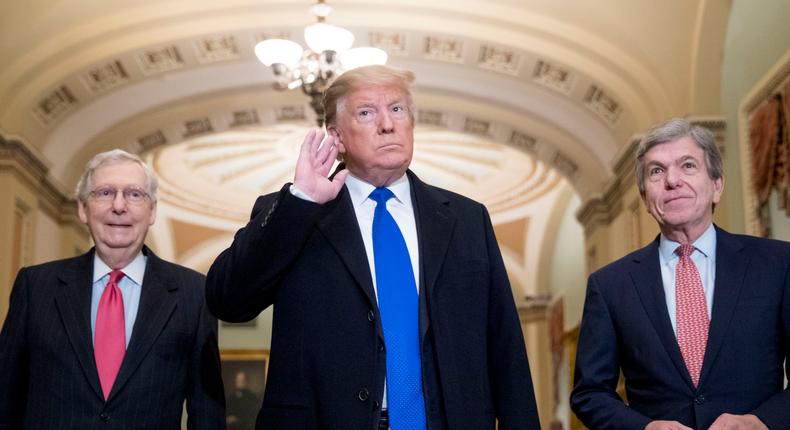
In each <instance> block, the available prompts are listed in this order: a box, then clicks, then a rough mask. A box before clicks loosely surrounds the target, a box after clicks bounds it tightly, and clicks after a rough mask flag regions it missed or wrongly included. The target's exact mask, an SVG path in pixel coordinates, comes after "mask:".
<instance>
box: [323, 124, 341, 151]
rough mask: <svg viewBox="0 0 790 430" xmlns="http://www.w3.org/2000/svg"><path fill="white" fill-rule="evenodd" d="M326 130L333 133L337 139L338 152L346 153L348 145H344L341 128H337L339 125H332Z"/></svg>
mask: <svg viewBox="0 0 790 430" xmlns="http://www.w3.org/2000/svg"><path fill="white" fill-rule="evenodd" d="M326 131H327V132H328V133H329V134H330V135H332V137H333V138H334V139H335V144H336V145H337V153H338V154H345V153H346V147H345V146H344V145H343V136H342V135H341V134H340V130H338V129H337V126H334V125H330V126H329V127H327V128H326Z"/></svg>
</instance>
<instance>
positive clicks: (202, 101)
mask: <svg viewBox="0 0 790 430" xmlns="http://www.w3.org/2000/svg"><path fill="white" fill-rule="evenodd" d="M311 3H312V2H311V1H310V0H304V1H302V0H222V1H219V0H188V1H187V0H127V1H117V0H104V1H95V0H71V1H63V0H28V1H21V0H4V1H3V4H2V13H0V132H1V133H2V134H3V136H4V137H6V138H12V139H16V140H19V141H21V142H23V143H24V144H25V145H26V146H27V147H28V148H29V149H31V150H32V151H33V152H34V153H35V154H36V155H38V156H39V157H40V158H41V159H42V160H43V161H44V162H45V163H48V166H49V169H50V170H49V176H50V179H51V180H52V181H53V182H54V183H56V184H58V185H59V186H61V187H62V188H63V189H64V190H68V189H72V188H73V186H74V184H75V183H76V180H77V177H78V175H79V173H80V172H81V170H82V167H83V166H84V164H85V162H86V161H87V160H88V159H89V158H90V157H91V156H93V155H94V154H95V153H96V152H99V151H102V150H107V149H110V148H113V147H122V148H125V149H128V150H131V151H133V152H138V153H142V154H144V155H146V157H148V159H149V160H150V161H151V162H152V163H167V164H165V166H166V167H167V169H158V170H159V171H160V174H162V175H163V177H164V182H165V183H166V184H169V185H170V186H173V187H176V185H177V187H176V188H167V187H165V189H164V190H163V191H165V192H167V191H168V190H173V189H175V190H186V192H185V193H184V194H178V193H175V194H174V195H177V197H178V199H181V200H179V201H173V202H172V203H173V205H172V210H162V208H160V211H162V212H172V213H173V214H175V213H176V212H178V211H179V210H181V209H183V208H184V207H185V206H189V205H188V204H186V203H184V201H182V200H190V199H192V200H200V198H202V197H205V196H213V198H211V199H208V203H207V204H205V205H203V206H201V207H200V209H199V210H198V211H197V212H195V214H192V215H190V216H191V217H192V221H191V222H192V223H193V224H195V225H199V227H200V228H202V229H204V230H201V231H202V233H201V234H203V235H204V236H205V238H206V240H210V239H211V238H214V237H218V235H219V236H221V235H220V234H219V233H217V234H216V235H215V234H213V233H212V231H214V230H212V229H218V231H221V230H225V231H231V230H232V229H231V228H230V224H228V225H224V226H222V225H219V224H221V223H222V222H221V221H217V220H218V219H221V218H214V221H212V222H209V221H206V220H205V219H204V218H205V217H210V216H213V215H216V211H220V212H222V213H224V214H225V215H227V218H226V219H227V220H229V221H228V222H229V223H231V224H232V223H233V222H239V220H240V219H242V218H243V217H245V216H246V213H245V211H246V210H248V207H249V206H250V205H251V202H252V201H251V200H250V199H249V195H253V196H254V195H255V194H256V193H260V192H264V191H267V190H269V189H270V188H271V187H272V186H273V185H272V184H275V183H277V184H279V183H281V181H284V180H287V179H288V178H289V175H290V170H289V169H288V168H286V166H287V164H288V163H287V162H288V161H289V160H291V159H290V158H289V157H290V155H289V154H290V153H289V152H288V151H289V148H292V147H293V145H298V143H299V140H300V139H299V136H300V135H301V133H303V132H304V131H305V130H307V127H309V126H310V125H311V124H312V123H313V122H314V114H313V112H312V111H311V110H310V107H309V104H308V100H307V98H306V97H305V96H304V95H302V94H301V92H299V91H291V92H278V91H276V90H274V89H273V88H272V85H271V84H272V83H273V82H274V79H273V75H272V73H271V71H270V70H269V69H268V68H266V67H264V66H263V65H262V64H260V63H259V62H258V61H257V59H256V58H255V56H254V54H253V46H254V45H255V43H256V42H257V41H259V40H262V39H263V38H266V37H272V36H286V37H290V38H292V39H293V40H296V41H298V42H303V37H302V34H301V32H302V29H303V27H304V26H305V25H307V24H310V23H311V22H312V17H311V16H310V15H309V14H308V12H307V9H308V7H309V6H310V4H311ZM330 3H331V5H332V6H333V7H334V9H335V11H334V13H333V14H332V15H331V16H330V17H329V22H331V23H334V24H338V25H342V26H345V27H347V28H348V29H350V30H352V31H353V33H354V34H355V36H356V40H357V42H356V43H355V45H356V46H359V45H374V46H379V47H382V48H383V49H385V50H387V51H388V52H389V54H390V61H389V64H391V65H393V66H396V67H401V68H408V69H410V70H412V71H414V72H415V73H416V76H417V81H416V88H415V101H416V104H417V107H418V112H417V124H418V125H417V153H416V156H415V165H414V167H415V169H418V168H419V169H421V170H422V171H423V172H424V174H426V175H428V176H429V177H430V179H429V181H430V180H433V181H434V182H439V184H440V185H444V186H446V187H448V188H452V189H456V190H458V191H460V192H463V193H466V194H470V195H472V196H474V197H476V198H478V199H479V200H482V201H484V202H486V203H489V207H490V208H492V212H493V213H494V214H495V215H496V216H499V218H496V216H495V222H497V221H498V222H499V223H500V224H506V223H509V222H511V221H512V220H513V217H512V216H509V215H507V214H508V212H507V211H508V210H510V211H511V213H512V210H513V206H512V205H513V204H514V202H520V203H521V204H523V205H527V204H528V202H527V200H529V199H530V197H529V196H532V195H534V194H535V193H534V191H535V190H540V189H541V188H540V186H539V185H538V186H536V185H535V184H536V183H538V182H539V183H540V184H543V186H546V184H554V185H553V187H554V188H555V189H560V188H562V186H563V184H567V185H568V186H569V187H572V189H573V190H574V191H575V192H576V193H577V194H578V195H579V196H580V197H581V198H582V199H586V198H588V197H590V196H592V195H594V194H595V193H597V192H600V191H601V190H602V188H603V186H604V185H605V184H606V183H607V181H608V180H609V179H611V175H612V172H611V164H612V162H613V160H614V159H615V158H616V156H617V155H618V153H619V151H620V150H621V149H622V148H623V147H624V146H625V145H627V144H628V143H629V141H630V140H631V139H632V138H633V136H634V134H636V133H639V132H641V131H643V130H644V129H645V128H646V127H648V126H649V125H651V124H653V123H655V122H657V121H659V120H662V119H665V118H666V117H668V116H671V115H686V114H697V115H706V114H717V113H719V88H720V85H719V80H720V66H721V51H722V46H723V42H724V31H725V29H726V23H727V18H728V13H729V9H730V1H726V0H725V1H709V0H667V1H660V2H658V1H653V0H606V1H589V0H565V1H556V0H452V1H450V0H433V1H423V0H399V1H397V2H394V1H391V0H389V1H385V0H334V1H331V2H330ZM284 139H285V140H284ZM289 139H290V140H289ZM218 142H224V143H218ZM250 142H259V143H260V142H263V143H262V144H260V145H258V144H251V143H250ZM267 142H268V143H267ZM220 144H221V145H223V149H222V150H220V151H217V150H214V152H212V150H211V149H207V148H211V146H212V145H220ZM267 145H268V146H267ZM267 148H268V149H267ZM519 157H521V158H519ZM245 163H246V164H245ZM278 163H279V164H278ZM263 165H266V166H267V168H266V169H262V168H261V166H263ZM168 169H173V170H168ZM168 172H169V173H168ZM541 172H543V173H541ZM420 173H421V172H419V171H418V174H420ZM540 174H543V176H542V177H541V176H540ZM531 175H537V176H534V177H533V176H531ZM547 175H548V176H547ZM551 175H554V176H555V177H556V180H555V179H552V176H551ZM536 178H540V181H537V179H536ZM184 181H186V182H184ZM530 181H533V182H530ZM220 183H229V184H231V186H232V187H237V188H235V190H236V191H238V189H246V192H247V193H249V195H248V194H245V193H244V192H238V193H236V194H234V192H230V193H229V192H228V191H227V190H228V189H225V190H226V191H225V192H224V193H220V192H219V191H217V190H215V189H214V188H212V187H214V186H217V185H218V184H220ZM179 187H180V188H179ZM239 187H240V188H239ZM518 187H522V188H520V189H521V190H522V191H523V192H521V193H519V192H514V194H508V193H507V192H508V191H512V190H518V189H519V188H518ZM533 187H536V188H534V189H533ZM231 190H234V188H231ZM491 190H497V192H493V191H491ZM234 195H236V196H241V195H244V196H245V198H244V199H240V200H239V199H236V198H234V197H233V196H234ZM547 195H548V194H547ZM513 196H516V197H515V198H514V197H513ZM166 200H167V199H165V201H166ZM172 200H177V199H176V198H175V197H174V198H173V199H172ZM193 203H194V202H193ZM497 205H500V206H497ZM503 205H504V206H503ZM508 205H509V206H508ZM193 207H194V205H193ZM500 207H502V208H504V209H501V210H500ZM525 207H526V206H525ZM212 211H214V212H212ZM223 211H224V212H223ZM527 212H528V211H527ZM196 219H203V220H204V221H205V222H197V221H195V220H196ZM174 220H175V222H182V221H183V219H180V218H178V217H175V218H174ZM160 221H161V219H160ZM530 228H533V227H530ZM179 229H181V227H179V226H178V225H176V226H175V227H174V226H173V224H172V223H171V224H170V227H169V228H168V230H167V231H159V232H158V233H157V232H156V231H155V232H154V233H155V234H158V235H159V236H157V240H158V241H162V243H165V242H167V243H169V244H170V245H168V248H169V249H171V250H172V252H173V253H174V254H176V253H177V251H176V248H178V247H179V246H181V245H175V244H174V242H172V241H169V240H167V241H166V240H165V239H163V238H164V237H167V236H168V234H170V235H172V234H174V232H177V231H181V230H183V229H181V230H179ZM191 231H193V233H192V234H193V235H198V234H197V233H194V231H197V230H191ZM198 236H199V235H198ZM200 237H203V236H200Z"/></svg>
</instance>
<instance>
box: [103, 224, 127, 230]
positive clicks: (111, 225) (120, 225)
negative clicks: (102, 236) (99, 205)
mask: <svg viewBox="0 0 790 430" xmlns="http://www.w3.org/2000/svg"><path fill="white" fill-rule="evenodd" d="M105 225H106V226H107V227H110V228H121V229H123V228H129V227H131V226H132V225H131V224H113V223H108V224H105Z"/></svg>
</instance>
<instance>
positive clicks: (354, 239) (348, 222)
mask: <svg viewBox="0 0 790 430" xmlns="http://www.w3.org/2000/svg"><path fill="white" fill-rule="evenodd" d="M318 229H319V230H320V231H321V233H322V234H323V235H324V237H326V239H327V241H328V242H329V244H330V245H331V246H332V248H334V250H335V252H337V254H338V255H339V256H340V259H341V260H343V263H344V264H345V265H346V267H347V268H348V271H349V272H351V276H353V277H354V279H355V280H356V281H357V284H358V285H359V286H360V288H361V289H362V292H363V293H364V294H365V296H366V297H367V299H368V302H369V303H370V304H371V306H374V307H375V306H376V295H375V292H374V291H373V279H372V277H371V276H372V275H371V273H370V265H369V264H368V255H367V253H366V252H365V244H364V243H363V242H362V233H360V230H359V224H358V222H357V217H356V215H355V213H354V207H353V204H352V202H351V196H350V195H349V193H348V189H347V188H346V187H345V186H343V189H341V190H340V194H339V195H338V198H336V199H335V200H333V201H332V202H331V203H329V206H328V208H327V214H326V216H324V217H323V218H322V219H321V220H319V221H318Z"/></svg>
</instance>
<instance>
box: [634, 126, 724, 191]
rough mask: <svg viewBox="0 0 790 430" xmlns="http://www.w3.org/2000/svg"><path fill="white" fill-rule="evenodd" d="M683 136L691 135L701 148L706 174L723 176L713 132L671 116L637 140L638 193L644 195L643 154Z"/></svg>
mask: <svg viewBox="0 0 790 430" xmlns="http://www.w3.org/2000/svg"><path fill="white" fill-rule="evenodd" d="M684 137H691V139H692V140H693V141H694V142H695V143H696V144H697V146H699V147H700V148H702V152H703V153H704V154H705V167H706V168H707V170H708V176H709V177H710V178H711V179H714V180H716V179H720V178H722V177H724V168H723V167H722V165H723V163H722V160H721V153H720V152H719V148H718V147H717V146H716V140H715V139H714V137H713V133H711V132H710V130H708V129H707V128H705V127H702V126H699V125H694V124H692V123H691V122H689V120H687V119H685V118H672V119H670V120H668V121H666V122H664V123H662V124H659V125H657V126H655V127H653V128H651V129H650V130H648V132H647V134H645V137H643V138H642V140H641V141H640V142H639V148H638V149H637V150H636V185H637V186H638V187H639V194H641V195H642V196H644V195H645V154H646V153H647V151H649V150H650V148H652V147H654V146H656V145H661V144H663V143H669V142H674V141H675V140H678V139H681V138H684Z"/></svg>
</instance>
